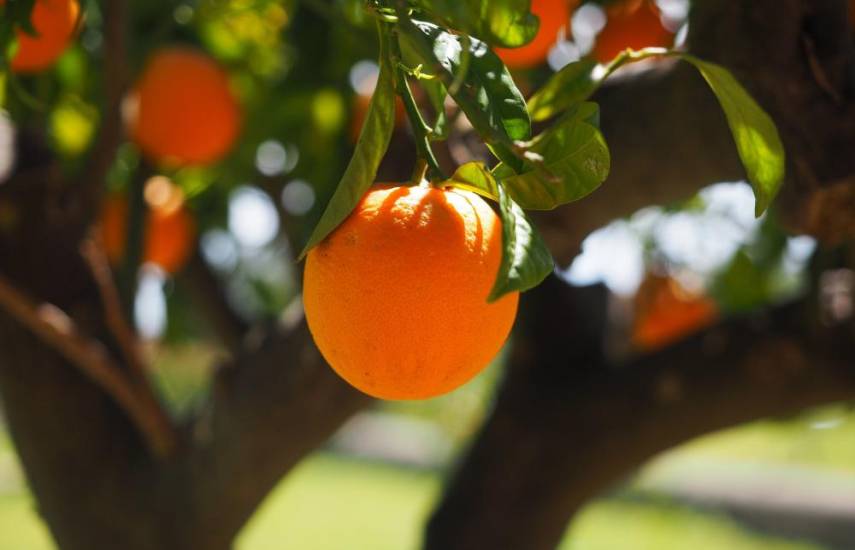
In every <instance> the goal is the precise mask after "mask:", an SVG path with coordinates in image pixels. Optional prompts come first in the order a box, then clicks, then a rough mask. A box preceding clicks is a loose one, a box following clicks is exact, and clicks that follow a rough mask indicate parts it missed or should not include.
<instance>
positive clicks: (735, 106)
mask: <svg viewBox="0 0 855 550" xmlns="http://www.w3.org/2000/svg"><path fill="white" fill-rule="evenodd" d="M681 57H682V58H683V59H685V60H686V61H688V62H689V63H691V64H692V65H694V66H695V67H697V68H698V70H699V71H700V72H701V75H702V76H703V77H704V79H705V80H706V81H707V83H708V84H709V86H710V88H712V91H713V93H714V94H715V95H716V97H717V98H718V100H719V103H721V107H722V109H723V110H724V114H725V116H726V117H727V123H728V125H729V126H730V131H731V132H732V133H733V139H734V141H735V142H736V149H737V151H738V152H739V158H740V159H742V164H743V165H744V166H745V171H746V172H747V173H748V181H749V182H751V186H752V187H753V188H754V196H755V201H756V202H755V207H754V211H755V215H757V216H760V215H761V214H762V213H763V212H764V211H765V210H766V209H767V208H768V207H769V204H771V202H772V200H773V199H774V198H775V195H777V194H778V190H779V189H780V188H781V184H782V183H783V181H784V172H785V170H786V168H785V164H786V157H785V153H784V146H783V144H782V143H781V138H780V136H779V135H778V129H777V128H776V127H775V123H774V122H773V121H772V119H771V117H769V115H768V114H766V112H765V111H764V110H763V109H762V108H760V106H759V105H757V103H756V102H755V101H754V99H753V98H752V97H751V96H750V95H749V94H748V92H746V91H745V88H743V87H742V85H741V84H740V83H739V82H737V80H736V78H734V77H733V75H732V74H731V73H730V71H728V70H727V69H725V68H724V67H722V66H720V65H716V64H715V63H709V62H707V61H702V60H700V59H698V58H697V57H694V56H692V55H688V54H683V55H681Z"/></svg>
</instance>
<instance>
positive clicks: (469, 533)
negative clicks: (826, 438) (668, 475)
mask: <svg viewBox="0 0 855 550" xmlns="http://www.w3.org/2000/svg"><path fill="white" fill-rule="evenodd" d="M602 296H603V291H602V289H600V288H598V287H589V288H573V287H570V286H568V285H566V284H564V283H562V282H560V281H558V280H557V279H555V278H551V279H549V280H548V281H547V282H545V283H544V284H543V285H542V286H541V287H539V288H537V289H536V290H533V291H531V292H529V293H528V294H526V295H525V296H524V298H523V306H522V314H521V318H520V320H519V321H520V325H519V330H518V331H517V332H516V333H515V336H514V347H513V352H512V356H511V358H510V366H509V370H508V373H507V376H506V379H505V380H504V381H503V383H502V388H501V391H500V393H499V397H498V400H497V403H496V406H495V409H494V411H493V413H492V414H491V416H490V418H489V420H488V422H487V423H486V425H485V427H484V428H483V430H482V431H481V433H480V434H479V436H478V438H477V439H476V441H475V443H474V445H473V447H472V449H471V450H470V451H469V453H468V454H467V456H466V457H465V459H464V461H463V463H462V465H461V466H460V468H459V470H458V471H457V473H456V474H455V476H454V477H453V478H452V479H451V481H450V483H449V486H448V490H447V493H446V494H445V497H444V499H443V501H442V505H441V506H440V507H439V508H438V510H437V512H436V513H435V514H434V516H433V518H432V519H431V522H430V525H429V528H428V532H427V542H426V546H425V547H426V548H430V549H433V548H437V549H439V548H442V549H455V548H496V549H505V548H507V549H514V548H526V549H531V550H539V549H547V548H554V547H555V546H556V545H557V544H558V542H559V541H560V539H561V536H562V534H563V532H564V529H565V528H566V524H567V521H568V519H569V518H570V517H571V516H572V515H573V514H574V513H575V512H576V511H577V510H578V509H579V508H580V507H581V506H582V505H583V504H584V503H585V502H587V501H588V500H589V499H591V498H592V497H594V496H596V495H597V494H599V493H601V492H602V491H604V490H605V489H607V488H609V487H610V486H612V485H613V484H615V483H617V482H618V481H620V480H621V479H622V478H624V477H625V476H627V475H628V474H629V473H631V472H632V470H633V469H635V468H636V467H637V466H639V465H640V464H641V463H643V462H644V461H645V460H647V459H648V458H650V457H651V456H653V455H654V454H656V453H658V452H661V451H663V450H665V449H668V448H670V447H672V446H674V445H676V444H678V443H680V442H683V441H685V440H687V439H689V438H692V437H696V436H699V435H702V434H704V433H707V432H709V431H713V430H717V429H721V428H725V427H728V426H733V425H736V424H740V423H743V422H747V421H749V420H753V419H757V418H764V417H769V416H780V415H788V414H792V413H795V412H797V411H800V410H803V409H805V408H807V407H810V406H813V405H818V404H823V403H829V402H834V401H838V400H844V399H851V398H853V397H855V345H853V344H852V342H853V341H855V340H853V338H855V330H854V329H853V326H852V324H851V323H850V324H849V325H846V326H838V327H833V328H831V327H820V326H813V327H811V326H810V323H812V322H813V321H814V320H815V319H816V316H815V315H813V314H812V313H813V310H812V307H811V304H810V302H808V301H805V302H799V303H795V304H791V305H788V306H784V307H779V308H776V309H772V310H769V311H767V312H762V313H760V314H757V315H753V316H751V317H750V318H744V319H734V320H732V321H728V322H725V323H723V324H721V325H718V326H715V327H712V328H710V329H708V330H706V331H704V332H702V333H700V334H698V335H696V336H694V337H692V338H690V339H688V340H686V341H684V342H682V343H680V344H678V345H675V346H673V347H671V348H668V349H666V350H663V351H661V352H658V353H655V354H652V355H649V356H644V357H638V358H636V359H634V360H631V361H629V362H626V363H615V362H612V361H609V360H607V359H605V358H604V357H603V356H602V354H601V352H600V349H601V345H600V342H601V341H602V338H603V334H602V332H601V331H600V330H598V328H599V327H600V326H602V325H600V324H598V322H597V319H596V318H594V319H591V317H590V312H591V306H592V305H597V306H603V305H604V304H603V302H602ZM598 301H599V304H597V302H598ZM601 310H602V309H601V307H597V309H595V311H601ZM571 341H572V342H574V345H573V346H569V345H567V342H571Z"/></svg>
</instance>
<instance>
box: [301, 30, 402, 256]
mask: <svg viewBox="0 0 855 550" xmlns="http://www.w3.org/2000/svg"><path fill="white" fill-rule="evenodd" d="M380 36H381V39H380V75H379V77H378V79H377V87H376V88H375V89H374V95H373V96H372V97H371V103H370V104H369V106H368V113H367V114H366V116H365V122H364V123H363V126H362V131H361V133H360V134H359V141H358V142H357V144H356V149H355V150H354V152H353V157H352V158H351V159H350V163H349V164H348V165H347V169H346V170H345V172H344V175H343V176H342V178H341V181H340V182H339V184H338V187H337V188H336V190H335V193H333V196H332V199H330V202H329V204H327V207H326V210H324V213H323V215H322V216H321V219H320V221H319V222H318V225H316V226H315V229H314V231H313V232H312V235H311V237H309V241H308V243H306V247H305V248H304V249H303V252H302V253H301V254H300V257H303V256H304V255H305V254H306V252H308V251H309V249H310V248H312V247H313V246H315V245H316V244H318V243H319V242H321V241H322V240H323V239H324V238H325V237H326V236H327V235H329V234H330V232H332V231H333V230H334V229H335V228H336V227H338V225H339V224H340V223H341V222H343V221H344V220H345V218H347V216H348V215H349V214H350V212H351V211H352V210H353V209H354V208H355V207H356V205H357V204H358V203H359V200H360V199H361V198H362V196H363V195H364V194H365V192H366V191H367V190H368V188H369V187H371V184H372V183H374V177H375V176H376V174H377V168H378V166H380V161H381V160H382V159H383V155H384V154H385V153H386V149H387V148H388V147H389V140H390V139H391V137H392V130H393V129H394V126H395V74H394V70H395V69H394V67H393V65H392V61H391V58H390V56H389V36H388V31H386V30H382V29H381V32H380Z"/></svg>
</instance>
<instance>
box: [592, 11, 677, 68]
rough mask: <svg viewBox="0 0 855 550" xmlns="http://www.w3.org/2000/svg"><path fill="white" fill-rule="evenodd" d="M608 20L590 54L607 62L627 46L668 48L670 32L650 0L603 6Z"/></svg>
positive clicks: (635, 47)
mask: <svg viewBox="0 0 855 550" xmlns="http://www.w3.org/2000/svg"><path fill="white" fill-rule="evenodd" d="M606 13H607V15H608V21H607V22H606V26H605V27H604V28H603V30H602V31H601V32H600V34H598V35H597V42H596V43H595V44H594V57H595V58H596V59H597V61H599V62H600V63H608V62H609V61H611V60H612V59H614V58H615V57H616V56H617V55H618V54H619V53H621V52H622V51H624V50H625V49H627V48H630V49H633V50H640V49H642V48H649V47H663V48H664V47H668V46H671V45H672V44H673V43H674V34H673V33H672V32H671V31H669V30H668V29H666V28H665V27H664V26H663V25H662V20H661V19H660V18H659V9H658V8H657V7H656V4H655V3H654V2H652V1H651V0H625V1H623V2H618V3H616V4H614V5H612V6H610V7H608V8H607V9H606Z"/></svg>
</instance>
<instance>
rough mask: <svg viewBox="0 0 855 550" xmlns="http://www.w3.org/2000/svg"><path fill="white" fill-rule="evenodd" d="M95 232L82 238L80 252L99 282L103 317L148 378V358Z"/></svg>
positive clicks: (140, 373) (126, 355) (133, 364)
mask: <svg viewBox="0 0 855 550" xmlns="http://www.w3.org/2000/svg"><path fill="white" fill-rule="evenodd" d="M96 234H97V230H93V231H92V232H91V234H90V236H89V237H88V238H86V239H84V240H83V243H82V244H81V245H80V253H81V255H82V256H83V259H84V260H86V264H87V265H88V266H89V270H90V272H91V273H92V277H93V278H94V279H95V284H96V285H97V286H98V293H99V294H100V295H101V304H102V306H103V308H104V319H105V320H106V322H107V328H108V329H109V330H110V332H111V333H112V334H113V337H114V338H115V339H116V342H117V343H118V344H119V348H120V349H121V350H122V354H123V355H124V358H125V361H126V362H127V363H128V365H129V366H130V367H131V370H132V371H133V372H134V374H135V375H136V377H137V378H139V379H140V380H145V379H146V372H147V370H148V369H147V368H146V367H145V361H144V360H143V358H142V356H141V354H140V351H139V343H138V340H137V337H136V334H135V333H134V331H133V329H132V328H131V326H130V325H129V324H128V322H127V318H126V317H125V314H124V312H123V310H122V303H121V300H120V299H119V290H118V289H117V288H116V284H115V282H114V280H113V275H112V272H111V271H110V264H109V263H108V261H107V256H106V255H105V254H104V247H103V244H102V243H101V242H100V240H99V239H98V237H97V236H96Z"/></svg>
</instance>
